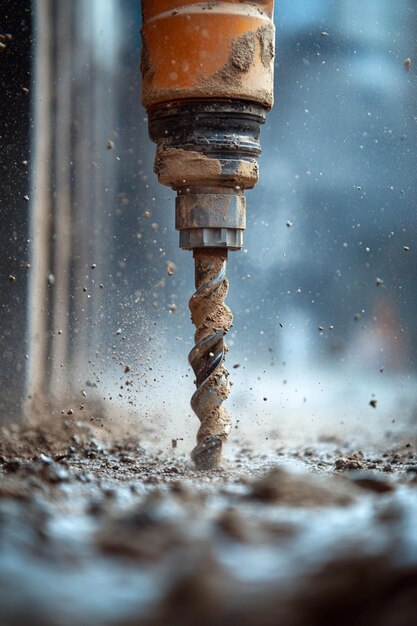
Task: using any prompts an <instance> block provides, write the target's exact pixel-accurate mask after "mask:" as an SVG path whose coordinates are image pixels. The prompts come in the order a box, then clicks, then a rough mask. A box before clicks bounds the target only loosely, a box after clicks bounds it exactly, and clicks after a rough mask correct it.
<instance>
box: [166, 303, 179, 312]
mask: <svg viewBox="0 0 417 626" xmlns="http://www.w3.org/2000/svg"><path fill="white" fill-rule="evenodd" d="M177 308H178V307H177V305H176V304H175V303H172V304H168V311H169V312H170V313H176V312H177Z"/></svg>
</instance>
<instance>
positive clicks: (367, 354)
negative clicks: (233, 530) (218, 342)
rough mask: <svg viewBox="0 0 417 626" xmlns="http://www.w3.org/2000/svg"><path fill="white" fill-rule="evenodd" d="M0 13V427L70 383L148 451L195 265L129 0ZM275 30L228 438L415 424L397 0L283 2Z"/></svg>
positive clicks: (235, 332)
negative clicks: (163, 158) (164, 158)
mask: <svg viewBox="0 0 417 626" xmlns="http://www.w3.org/2000/svg"><path fill="white" fill-rule="evenodd" d="M0 6H1V11H0V34H1V35H2V40H1V43H2V48H1V50H0V64H1V81H2V93H1V97H0V107H1V115H0V124H1V153H0V159H1V170H0V171H1V190H2V191H1V194H0V199H1V207H0V211H1V213H0V218H1V235H0V237H1V245H0V255H1V289H0V315H1V320H0V322H1V326H0V350H1V355H2V358H1V360H0V375H1V381H2V385H1V389H2V390H1V399H0V409H1V412H0V420H1V421H2V422H6V421H10V420H14V419H19V418H20V417H21V416H22V414H23V412H25V411H26V413H27V414H28V415H29V416H31V415H32V414H33V415H35V414H36V415H38V414H44V415H46V416H49V415H50V416H51V418H52V417H56V418H57V419H60V416H61V414H62V413H64V414H66V413H68V412H70V411H72V412H75V411H78V410H79V402H80V401H82V402H84V400H83V398H85V397H87V400H86V402H90V409H91V411H93V413H94V415H93V417H94V416H95V417H97V416H99V418H100V419H101V417H102V416H104V415H106V416H107V418H108V419H109V420H110V421H113V422H118V421H120V420H121V421H123V423H125V422H126V423H129V424H130V425H131V426H133V427H134V428H135V429H136V430H137V432H139V433H142V432H143V433H145V432H146V431H149V430H151V428H155V427H156V426H158V427H161V428H162V430H161V432H159V433H158V437H159V440H160V442H161V445H162V447H164V446H169V445H170V444H171V437H172V436H174V435H176V436H183V435H184V436H185V435H187V433H188V434H190V437H191V438H192V437H193V436H194V433H195V430H196V418H195V417H194V416H193V415H191V410H190V408H189V399H190V397H191V395H192V393H193V375H192V372H191V370H190V368H189V366H188V361H187V355H188V352H189V350H190V348H191V347H192V345H193V339H192V335H193V327H192V325H191V322H190V320H189V312H188V299H189V297H190V295H191V294H192V292H193V290H194V289H193V263H192V258H191V255H190V253H187V252H184V251H180V250H179V249H178V234H177V233H176V231H175V229H174V193H173V192H172V191H171V190H170V189H168V188H164V187H161V186H160V185H159V184H158V183H157V180H156V177H155V175H154V174H153V171H152V170H153V158H154V145H153V144H152V143H151V142H150V141H149V139H148V138H147V118H146V112H145V110H144V109H143V108H142V106H141V104H140V92H141V85H140V73H139V57H140V45H141V42H140V3H139V2H138V0H60V1H59V2H54V1H53V0H38V2H33V3H31V2H29V1H27V0H21V1H20V2H18V3H17V2H14V1H13V0H1V2H0ZM275 23H276V27H277V49H276V76H275V81H276V86H275V106H274V109H273V111H272V112H271V113H270V114H269V116H268V119H267V123H266V125H265V127H264V128H263V129H262V137H261V141H262V147H263V155H262V158H261V163H260V170H261V180H260V183H259V184H258V185H257V187H256V188H255V190H253V191H251V192H249V193H248V194H247V197H248V226H247V231H246V234H245V249H244V250H243V251H242V252H237V253H232V254H231V255H230V257H229V268H228V275H229V281H230V291H229V296H228V300H227V303H228V305H229V306H230V308H231V309H232V312H233V313H234V316H235V319H234V327H233V329H232V331H231V333H229V337H230V339H229V342H228V343H229V347H230V351H229V354H228V357H227V358H228V365H229V369H230V371H231V380H232V381H233V383H234V386H233V389H232V394H231V396H230V399H229V401H228V406H229V409H230V412H231V414H232V417H233V419H234V423H235V427H236V429H237V430H236V431H235V432H236V435H237V436H238V437H245V436H247V435H251V436H255V435H256V436H257V437H258V438H261V439H268V440H270V439H273V440H275V439H276V440H278V438H281V437H283V436H284V437H290V436H297V435H299V434H303V436H305V435H306V433H308V432H309V433H311V434H314V435H316V434H320V433H321V434H329V433H334V432H340V431H344V432H345V433H346V432H353V431H355V432H358V433H359V432H360V433H363V434H371V435H372V436H376V435H377V434H378V433H381V434H382V433H385V432H386V431H387V429H391V430H395V429H410V428H415V424H416V406H417V405H416V402H417V376H416V374H417V372H416V369H417V324H416V322H415V320H416V317H417V288H416V284H415V281H416V276H417V238H416V212H415V207H414V204H415V197H416V187H417V176H416V170H415V158H414V155H415V152H416V148H417V125H416V121H417V110H416V102H417V99H416V86H417V82H416V80H417V79H416V68H417V50H416V46H417V40H416V37H415V33H416V28H417V6H416V3H415V2H414V0H402V2H400V3H393V2H391V0H334V1H332V0H309V1H308V2H305V0H281V2H279V3H277V7H276V13H275ZM9 35H10V36H9ZM167 264H168V266H167ZM172 264H174V266H175V268H174V266H173V265H172ZM167 267H168V269H167ZM168 270H169V271H168ZM370 403H371V404H370ZM87 408H88V407H87ZM161 433H162V434H161Z"/></svg>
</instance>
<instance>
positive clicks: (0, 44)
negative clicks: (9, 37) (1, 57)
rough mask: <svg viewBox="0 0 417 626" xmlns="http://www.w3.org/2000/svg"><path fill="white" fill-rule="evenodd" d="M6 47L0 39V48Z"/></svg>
mask: <svg viewBox="0 0 417 626" xmlns="http://www.w3.org/2000/svg"><path fill="white" fill-rule="evenodd" d="M6 48H7V46H6V44H5V43H3V42H2V41H0V50H5V49H6Z"/></svg>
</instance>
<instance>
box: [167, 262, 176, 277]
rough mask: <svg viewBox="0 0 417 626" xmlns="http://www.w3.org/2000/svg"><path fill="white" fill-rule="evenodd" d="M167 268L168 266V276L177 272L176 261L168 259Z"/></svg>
mask: <svg viewBox="0 0 417 626" xmlns="http://www.w3.org/2000/svg"><path fill="white" fill-rule="evenodd" d="M166 268H167V274H168V276H172V275H173V273H174V272H175V270H176V266H175V263H173V262H172V261H167V262H166Z"/></svg>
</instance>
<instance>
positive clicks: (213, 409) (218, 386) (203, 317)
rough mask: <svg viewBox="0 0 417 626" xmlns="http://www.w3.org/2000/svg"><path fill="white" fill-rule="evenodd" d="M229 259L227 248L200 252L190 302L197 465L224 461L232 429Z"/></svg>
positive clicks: (196, 254)
mask: <svg viewBox="0 0 417 626" xmlns="http://www.w3.org/2000/svg"><path fill="white" fill-rule="evenodd" d="M226 260H227V250H222V249H216V248H213V249H209V250H204V249H203V250H201V249H200V250H196V251H195V252H194V262H195V286H196V292H195V293H194V294H193V295H192V296H191V298H190V302H189V307H190V311H191V320H192V322H193V324H194V325H195V327H196V332H195V335H194V339H195V346H194V348H193V349H192V350H191V352H190V354H189V357H188V359H189V362H190V365H191V367H192V368H193V370H194V373H195V376H196V380H195V383H196V387H197V390H196V391H195V393H194V395H193V397H192V398H191V407H192V409H193V411H194V413H195V414H196V415H197V417H198V418H199V420H200V422H201V425H200V428H199V430H198V433H197V446H196V447H195V448H194V450H193V451H192V453H191V458H192V459H193V461H194V463H195V465H196V467H197V469H204V470H208V469H213V468H215V467H217V466H218V465H220V463H221V454H222V444H223V441H225V439H226V438H227V435H228V434H229V431H230V428H231V420H230V417H229V415H228V413H227V411H226V410H225V408H224V406H223V402H224V401H225V400H226V399H227V397H228V395H229V392H230V383H229V380H228V376H229V373H228V371H227V370H226V368H225V366H224V359H225V354H226V352H227V346H226V343H225V341H224V336H225V334H226V333H227V332H228V330H229V328H230V327H231V325H232V322H233V316H232V313H231V311H230V309H229V307H228V306H226V304H225V303H224V300H225V298H226V295H227V292H228V288H229V285H228V281H227V278H226Z"/></svg>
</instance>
